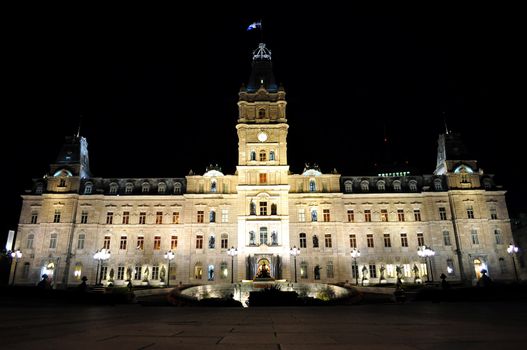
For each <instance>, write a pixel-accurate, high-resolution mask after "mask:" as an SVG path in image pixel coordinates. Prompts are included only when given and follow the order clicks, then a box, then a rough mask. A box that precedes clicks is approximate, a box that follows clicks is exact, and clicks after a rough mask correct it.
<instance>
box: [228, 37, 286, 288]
mask: <svg viewBox="0 0 527 350" xmlns="http://www.w3.org/2000/svg"><path fill="white" fill-rule="evenodd" d="M285 107H286V101H285V91H284V89H283V88H282V87H278V86H277V84H276V82H275V78H274V74H273V69H272V61H271V51H270V50H269V49H268V48H267V47H266V45H265V44H264V43H260V44H259V45H258V48H257V49H256V50H254V51H253V58H252V72H251V76H250V78H249V82H248V84H247V86H242V88H241V89H240V93H239V101H238V109H239V116H238V124H237V125H236V129H237V131H238V166H237V174H238V188H237V189H238V196H239V197H240V198H239V199H240V201H239V203H240V205H243V206H244V207H243V208H240V215H239V217H238V246H239V247H245V249H244V251H245V253H246V254H245V256H246V259H247V264H246V266H247V271H246V275H247V277H246V278H254V277H255V276H257V275H258V271H259V269H260V268H261V266H262V265H264V266H265V265H267V266H270V267H271V271H270V272H271V276H272V277H275V278H282V277H285V276H282V270H284V271H285V270H286V269H285V268H284V267H283V261H282V260H286V261H288V260H289V213H288V210H289V209H288V193H289V184H288V174H289V166H288V165H287V129H288V127H289V126H288V125H287V119H286V112H285V109H286V108H285ZM242 203H243V204H242ZM287 270H288V269H287Z"/></svg>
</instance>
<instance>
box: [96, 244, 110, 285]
mask: <svg viewBox="0 0 527 350" xmlns="http://www.w3.org/2000/svg"><path fill="white" fill-rule="evenodd" d="M110 255H111V254H110V251H109V250H108V249H106V248H102V249H99V250H98V251H96V252H95V254H93V258H94V259H95V260H97V271H96V273H95V285H99V284H101V280H102V276H99V269H100V267H102V261H103V260H108V259H110Z"/></svg>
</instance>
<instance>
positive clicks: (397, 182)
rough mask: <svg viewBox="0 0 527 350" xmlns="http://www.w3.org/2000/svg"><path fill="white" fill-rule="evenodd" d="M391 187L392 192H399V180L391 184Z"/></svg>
mask: <svg viewBox="0 0 527 350" xmlns="http://www.w3.org/2000/svg"><path fill="white" fill-rule="evenodd" d="M392 186H393V190H394V191H396V192H399V191H401V181H399V180H395V181H394V182H393V183H392Z"/></svg>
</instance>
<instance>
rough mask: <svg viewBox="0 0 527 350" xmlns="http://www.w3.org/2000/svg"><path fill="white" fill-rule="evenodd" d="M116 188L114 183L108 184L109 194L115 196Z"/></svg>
mask: <svg viewBox="0 0 527 350" xmlns="http://www.w3.org/2000/svg"><path fill="white" fill-rule="evenodd" d="M118 188H119V186H118V185H117V184H116V183H115V182H112V183H111V184H110V194H116V193H117V189H118Z"/></svg>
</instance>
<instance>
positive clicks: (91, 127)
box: [0, 2, 527, 241]
mask: <svg viewBox="0 0 527 350" xmlns="http://www.w3.org/2000/svg"><path fill="white" fill-rule="evenodd" d="M336 4H337V3H335V5H334V6H331V2H328V3H327V4H325V6H327V7H325V8H321V7H320V6H317V7H305V6H306V5H303V7H301V8H300V7H293V6H291V7H290V8H287V7H284V6H285V5H284V4H281V3H280V4H279V3H278V2H276V3H274V2H273V3H271V2H269V3H268V4H267V5H266V6H267V8H265V9H262V8H261V6H264V5H265V4H264V3H261V2H260V4H259V5H261V6H260V8H248V7H247V4H246V3H241V2H240V3H235V4H234V5H230V6H229V8H220V7H218V5H216V6H215V7H208V5H206V4H199V6H200V7H198V8H195V9H183V8H175V9H170V10H169V9H163V8H156V9H142V8H136V9H132V10H130V9H124V8H123V9H119V10H114V9H112V10H111V11H110V10H109V9H89V10H88V9H83V10H82V11H79V10H73V9H50V8H46V10H45V11H44V10H43V12H40V11H39V10H34V12H33V13H28V12H27V11H24V12H21V11H20V12H18V11H15V12H14V13H12V14H11V22H10V25H9V26H8V27H9V28H8V31H7V33H4V34H6V35H5V37H6V41H5V43H4V44H3V58H4V63H3V66H4V69H3V73H4V74H3V76H4V79H3V82H4V101H5V103H4V105H3V108H4V113H2V114H3V116H4V118H3V126H2V134H3V135H2V148H1V149H2V153H3V157H2V158H3V162H4V167H3V171H2V183H3V185H4V186H3V188H4V191H3V193H2V200H1V205H2V211H1V218H0V219H1V220H0V241H1V240H2V237H3V236H5V235H6V234H7V230H8V229H14V228H16V222H17V221H18V215H19V210H20V200H19V195H20V194H21V193H22V192H23V189H24V188H26V187H27V186H28V184H29V183H30V180H31V178H34V177H40V176H42V175H44V174H45V173H46V172H47V171H48V164H49V163H51V162H53V161H54V159H55V157H56V155H57V152H58V151H59V149H60V145H61V143H62V141H63V140H64V136H65V135H70V134H73V133H74V132H75V131H76V129H77V126H78V120H79V115H81V114H82V115H83V120H82V132H81V134H82V135H83V136H85V137H87V139H88V142H89V151H90V158H91V169H92V172H93V174H94V175H95V176H100V177H158V176H159V177H179V176H184V175H186V174H188V172H189V169H193V170H194V171H195V172H197V173H203V172H204V171H205V167H206V166H207V164H209V163H218V164H220V165H221V166H222V167H223V171H224V172H225V173H230V174H232V173H234V171H235V165H236V161H237V136H236V129H235V125H236V119H237V105H236V102H237V93H238V90H239V88H240V85H241V83H243V82H246V81H247V79H248V76H249V72H250V62H251V61H250V59H251V52H252V50H253V49H254V48H256V46H257V44H258V42H259V41H260V33H259V32H247V31H246V27H247V26H248V25H249V24H250V23H251V22H253V21H255V20H258V19H262V20H263V27H264V30H263V38H264V42H266V43H267V45H268V47H270V49H271V50H272V54H273V64H274V67H275V75H276V78H277V81H279V82H282V83H283V85H284V87H285V89H286V92H287V101H288V121H289V125H290V129H289V130H290V132H289V137H288V150H289V153H288V156H289V164H290V165H291V170H292V171H293V172H294V173H299V172H301V171H302V169H303V165H304V163H305V162H317V163H318V164H319V165H320V167H321V169H322V171H324V172H329V171H331V170H332V169H333V168H336V169H337V170H338V171H339V172H340V173H342V174H345V175H363V174H364V175H369V174H373V173H375V170H374V169H373V167H372V166H373V164H374V163H376V162H377V161H378V160H379V159H380V158H382V155H383V152H384V151H383V134H384V130H386V133H387V135H388V136H389V140H390V152H389V153H390V155H391V157H392V159H393V160H394V161H398V162H406V161H407V162H408V163H409V164H410V165H411V166H412V167H414V168H417V169H420V172H421V173H427V174H430V173H432V172H433V170H434V168H435V159H436V142H437V136H438V134H439V133H441V132H443V131H444V124H443V117H442V115H443V113H444V114H445V115H446V119H447V122H448V127H449V128H450V129H451V130H453V131H455V132H460V133H461V134H462V135H463V138H464V140H465V143H466V145H467V147H468V149H469V151H470V152H471V153H472V154H473V156H474V158H475V159H478V160H479V165H480V167H482V168H483V169H484V171H486V172H489V173H495V174H497V176H498V177H497V180H498V182H499V183H501V184H503V185H504V186H505V188H506V189H507V190H508V191H509V194H508V200H509V201H510V202H509V203H510V210H511V211H512V212H514V213H515V212H517V211H519V210H524V211H525V210H527V208H526V205H525V202H523V203H522V201H521V198H522V197H525V196H526V195H527V188H526V185H525V184H524V182H522V181H523V177H522V175H521V172H520V168H519V167H520V165H519V164H518V163H519V162H518V160H519V159H523V158H524V155H523V154H524V153H525V149H526V143H525V141H524V138H523V130H522V129H521V128H520V127H519V126H518V125H519V122H518V120H521V119H522V118H524V117H525V107H523V106H522V107H521V108H518V106H519V105H520V103H519V101H520V96H521V97H522V98H524V96H525V94H524V92H525V89H524V88H522V89H520V88H519V86H520V83H519V82H520V81H522V83H523V82H524V81H525V80H524V79H522V78H520V76H521V73H524V69H523V65H522V66H520V62H522V63H523V62H525V56H522V55H521V51H522V50H521V49H522V46H524V42H525V40H524V39H523V38H521V36H520V33H522V32H525V28H524V25H521V23H522V22H524V21H523V19H521V18H520V11H518V9H511V8H509V9H501V8H492V7H488V8H483V7H479V8H471V9H461V8H456V7H452V8H442V7H437V8H427V9H424V8H419V9H416V8H390V9H383V10H379V9H377V10H375V11H372V10H368V11H364V10H362V9H357V8H351V9H348V8H347V7H345V6H344V5H338V6H337V5H336ZM319 5H320V4H319ZM478 6H479V5H478ZM55 10H56V11H55ZM68 10H71V13H69V14H68ZM125 10H126V11H125ZM64 11H66V12H64ZM64 13H65V14H64ZM520 67H521V69H520ZM521 85H524V84H521ZM8 121H9V122H8Z"/></svg>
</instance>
